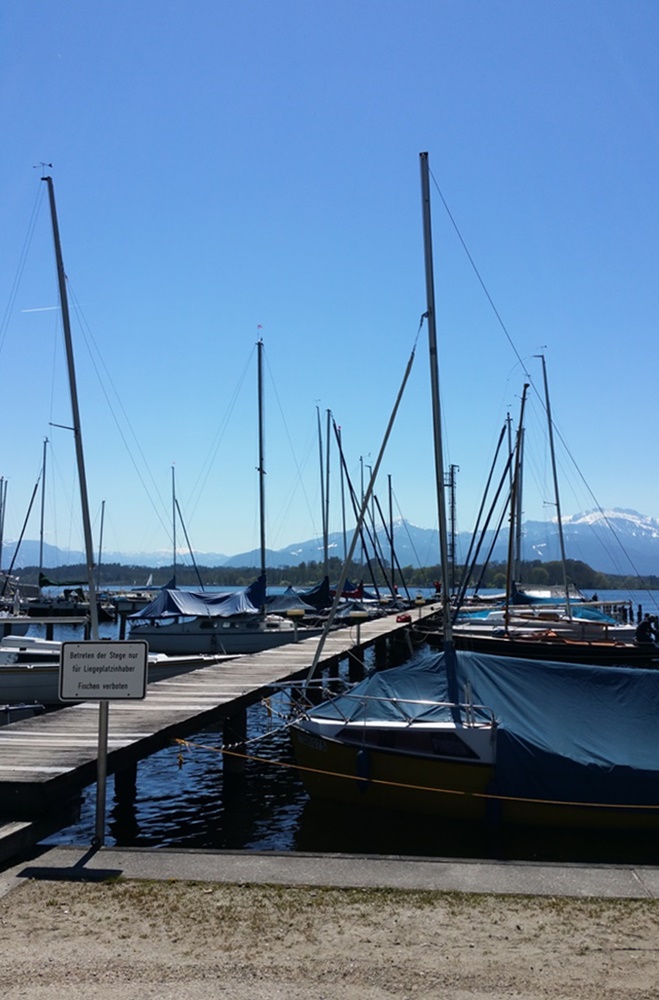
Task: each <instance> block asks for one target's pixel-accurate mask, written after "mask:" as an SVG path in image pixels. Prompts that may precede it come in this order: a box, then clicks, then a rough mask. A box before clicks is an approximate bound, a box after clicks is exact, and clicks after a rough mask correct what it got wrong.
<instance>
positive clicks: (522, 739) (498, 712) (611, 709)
mask: <svg viewBox="0 0 659 1000" xmlns="http://www.w3.org/2000/svg"><path fill="white" fill-rule="evenodd" d="M452 663H454V669H455V674H454V675H453V670H452V669H451V664H452ZM447 665H448V671H447ZM453 682H455V684H456V685H457V690H458V691H459V692H460V700H464V690H465V685H467V684H469V685H470V686H471V691H472V697H473V701H474V703H475V704H477V705H484V706H487V707H488V708H489V709H491V710H492V711H493V713H494V715H495V718H496V719H497V722H498V735H497V759H496V787H495V788H493V789H492V791H496V792H498V793H499V794H501V795H511V796H521V797H524V798H539V799H545V800H547V799H549V800H558V801H570V802H589V803H603V804H608V805H611V804H616V803H619V804H627V805H634V804H637V805H659V724H658V720H659V671H655V670H642V669H639V668H636V667H594V666H585V665H581V664H573V663H553V662H548V661H538V660H525V659H521V658H516V657H505V656H493V655H490V654H484V653H473V652H469V651H463V650H457V651H456V650H450V651H449V652H448V653H439V654H436V655H432V654H428V655H427V656H423V657H420V658H419V660H418V661H417V662H412V663H409V664H406V665H404V666H402V667H396V668H392V669H390V670H385V671H382V672H381V673H376V674H374V675H373V676H372V677H369V678H367V679H366V680H365V681H362V682H361V683H360V684H358V685H356V686H355V687H354V688H352V689H351V692H350V695H351V697H350V698H348V697H346V696H343V697H339V698H338V699H336V700H335V703H332V702H329V703H327V704H325V705H319V706H317V707H316V708H314V709H313V710H312V712H311V714H312V715H323V716H328V717H330V718H337V716H340V717H345V718H350V719H354V720H357V719H364V718H367V717H368V718H371V719H382V720H384V719H395V718H398V719H400V711H397V710H396V709H395V708H394V705H393V704H392V700H391V699H396V698H398V699H413V700H414V699H419V700H423V699H426V700H432V701H439V702H441V701H444V702H446V701H452V700H454V699H453V698H450V697H449V690H450V689H451V690H454V689H453ZM357 694H360V695H367V696H369V698H376V699H380V698H381V699H383V700H382V701H371V700H368V701H364V702H363V703H360V702H358V701H356V700H354V696H355V695H357ZM404 709H405V711H406V712H407V713H408V714H409V715H410V717H412V718H417V719H426V720H429V721H430V720H433V719H449V718H450V717H451V716H450V710H449V709H447V708H439V707H430V706H427V705H425V706H424V705H422V704H419V705H412V704H405V705H404Z"/></svg>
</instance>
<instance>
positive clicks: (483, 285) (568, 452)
mask: <svg viewBox="0 0 659 1000" xmlns="http://www.w3.org/2000/svg"><path fill="white" fill-rule="evenodd" d="M430 176H431V178H432V182H433V185H434V187H435V190H436V191H437V194H438V195H439V198H440V200H441V202H442V205H443V206H444V210H445V211H446V214H447V216H448V219H449V221H450V223H451V225H452V226H453V229H454V230H455V233H456V235H457V237H458V240H459V241H460V244H461V246H462V248H463V250H464V252H465V255H466V257H467V260H468V261H469V263H470V265H471V267H472V270H473V272H474V274H475V275H476V279H477V280H478V283H479V284H480V286H481V288H482V290H483V293H484V295H485V297H486V299H487V301H488V303H489V305H490V307H491V309H492V311H493V313H494V315H495V317H496V319H497V322H498V323H499V326H500V327H501V329H502V330H503V333H504V335H505V337H506V339H507V341H508V343H509V345H510V347H511V349H512V351H513V353H514V355H515V357H516V358H517V360H518V362H519V364H520V365H521V367H522V370H523V371H525V373H526V375H527V377H528V380H529V382H530V384H531V388H532V390H533V392H534V393H535V395H536V396H537V397H538V399H539V400H540V402H541V405H542V406H543V408H544V410H545V413H547V406H546V403H545V402H544V401H543V399H542V395H541V393H540V392H539V390H538V389H537V387H536V385H535V383H534V381H533V377H532V376H531V374H530V373H529V372H526V367H525V364H524V361H523V359H522V356H521V354H520V353H519V351H518V349H517V346H516V344H515V342H514V340H513V338H512V335H511V334H510V332H509V330H508V328H507V326H506V324H505V322H504V320H503V317H502V316H501V314H500V312H499V310H498V309H497V307H496V304H495V302H494V299H493V298H492V295H491V294H490V291H489V289H488V287H487V285H486V283H485V280H484V278H483V276H482V275H481V273H480V271H479V269H478V266H477V264H476V261H475V260H474V258H473V256H472V254H471V252H470V250H469V247H468V246H467V243H466V240H465V239H464V237H463V235H462V232H461V231H460V227H459V226H458V224H457V222H456V220H455V218H454V216H453V213H452V212H451V210H450V208H449V206H448V203H447V201H446V199H445V197H444V194H443V192H442V190H441V188H440V186H439V184H438V182H437V179H436V177H435V175H434V174H433V173H432V170H431V171H430ZM552 427H553V429H554V431H555V433H556V435H557V437H558V439H559V440H560V442H561V445H562V446H563V448H564V449H565V454H566V455H567V456H568V458H569V460H570V462H571V463H572V466H573V468H574V470H575V471H576V473H577V475H578V476H579V478H580V480H581V482H582V483H583V486H584V487H585V489H586V491H587V493H588V495H589V497H590V498H591V500H592V502H593V504H594V505H595V508H596V510H597V512H598V514H599V515H600V517H601V518H602V520H603V521H604V523H605V524H606V526H607V527H608V528H609V530H610V531H611V534H612V536H613V538H614V539H615V542H616V544H617V545H618V547H619V549H620V551H621V552H622V554H623V555H624V556H625V558H626V559H627V562H628V564H629V566H630V567H631V569H632V572H633V573H634V574H635V575H636V576H637V577H639V578H641V574H640V573H639V572H638V570H637V569H636V567H635V565H634V562H633V560H632V558H631V556H630V555H629V553H628V552H627V551H626V549H625V546H624V544H623V542H622V540H621V539H620V537H619V534H618V532H617V531H616V529H615V526H614V525H613V524H612V523H611V521H610V519H609V518H608V517H607V515H606V513H605V511H604V509H603V508H602V506H601V504H600V502H599V500H598V499H597V497H596V496H595V494H594V492H593V490H592V489H591V487H590V486H589V485H588V483H587V481H586V478H585V476H584V474H583V472H582V471H581V469H580V468H579V466H578V464H577V461H576V459H575V457H574V455H573V454H572V452H571V450H570V449H569V447H568V445H567V443H566V441H565V438H564V436H563V434H562V433H561V431H560V429H559V428H558V427H557V425H556V422H555V420H554V418H553V417H552Z"/></svg>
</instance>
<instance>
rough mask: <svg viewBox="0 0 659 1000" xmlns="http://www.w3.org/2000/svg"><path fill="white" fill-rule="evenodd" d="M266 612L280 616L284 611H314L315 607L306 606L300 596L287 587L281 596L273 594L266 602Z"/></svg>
mask: <svg viewBox="0 0 659 1000" xmlns="http://www.w3.org/2000/svg"><path fill="white" fill-rule="evenodd" d="M266 606H267V609H268V611H270V612H272V613H274V614H282V613H285V612H286V611H315V610H316V609H315V607H313V605H311V604H307V602H306V601H305V600H303V599H302V597H301V596H300V594H298V592H297V591H296V590H293V588H292V587H287V588H286V590H285V591H284V593H283V594H273V595H272V596H271V597H268V599H267V601H266Z"/></svg>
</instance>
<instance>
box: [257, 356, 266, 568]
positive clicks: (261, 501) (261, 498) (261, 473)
mask: <svg viewBox="0 0 659 1000" xmlns="http://www.w3.org/2000/svg"><path fill="white" fill-rule="evenodd" d="M256 348H257V358H258V397H259V468H258V473H259V522H260V532H261V576H263V577H265V455H264V433H263V339H261V340H259V341H258V343H257V345H256Z"/></svg>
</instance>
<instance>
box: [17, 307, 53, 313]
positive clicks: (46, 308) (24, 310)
mask: <svg viewBox="0 0 659 1000" xmlns="http://www.w3.org/2000/svg"><path fill="white" fill-rule="evenodd" d="M52 309H59V306H38V307H37V308H36V309H21V312H22V313H45V312H50V311H51V310H52Z"/></svg>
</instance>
